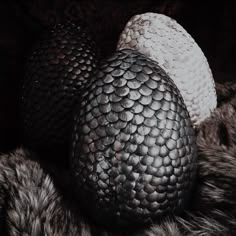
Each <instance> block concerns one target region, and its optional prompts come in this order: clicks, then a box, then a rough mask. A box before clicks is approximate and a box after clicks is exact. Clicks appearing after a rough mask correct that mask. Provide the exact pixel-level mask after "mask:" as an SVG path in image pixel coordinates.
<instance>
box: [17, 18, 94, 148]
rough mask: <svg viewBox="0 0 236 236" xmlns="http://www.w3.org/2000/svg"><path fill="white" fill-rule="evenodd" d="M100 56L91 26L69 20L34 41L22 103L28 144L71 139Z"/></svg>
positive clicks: (47, 144) (48, 143)
mask: <svg viewBox="0 0 236 236" xmlns="http://www.w3.org/2000/svg"><path fill="white" fill-rule="evenodd" d="M96 58H97V53H96V47H95V43H94V42H93V40H92V39H91V36H90V34H89V32H88V30H87V28H86V27H84V26H83V25H77V24H74V23H72V22H69V21H68V22H66V23H64V24H58V25H56V26H55V27H54V28H52V29H51V30H50V31H48V32H46V33H45V34H44V35H43V36H42V38H41V39H40V40H39V41H38V42H37V43H36V44H35V45H34V47H33V50H32V52H31V54H30V56H29V58H28V61H27V65H26V75H25V78H24V81H23V85H22V94H21V104H20V105H21V119H22V127H23V130H22V132H23V136H24V138H25V140H26V141H27V143H28V144H30V145H31V146H33V147H36V148H39V147H40V148H45V147H51V146H54V145H62V144H65V143H66V142H68V138H69V137H70V133H69V131H70V128H71V129H72V127H71V124H72V123H71V122H72V121H73V114H72V112H73V109H74V107H75V106H76V104H77V103H78V102H79V99H80V93H81V90H83V88H84V84H86V82H88V80H89V79H90V77H91V75H92V73H94V70H95V69H96V61H97V59H96Z"/></svg>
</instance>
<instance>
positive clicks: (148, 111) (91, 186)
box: [71, 49, 196, 226]
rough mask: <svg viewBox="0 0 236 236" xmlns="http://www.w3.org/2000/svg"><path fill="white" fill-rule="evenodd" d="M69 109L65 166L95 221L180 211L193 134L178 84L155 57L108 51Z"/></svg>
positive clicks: (119, 221) (191, 167) (120, 221)
mask: <svg viewBox="0 0 236 236" xmlns="http://www.w3.org/2000/svg"><path fill="white" fill-rule="evenodd" d="M76 114H77V115H76V116H75V124H74V129H73V139H72V140H73V144H72V152H71V155H72V158H71V160H72V162H71V167H72V171H73V173H74V176H75V180H76V184H77V187H78V188H77V189H78V196H79V197H80V198H81V199H82V203H84V204H85V205H86V208H85V209H86V211H88V209H90V214H91V215H92V217H94V218H95V220H97V221H98V222H100V223H103V224H108V225H110V226H111V225H112V226H114V225H126V224H129V223H130V222H136V223H137V222H139V223H147V222H149V221H150V220H152V219H156V218H159V217H162V216H164V215H166V214H172V213H177V212H180V211H181V210H183V208H184V206H185V204H186V203H187V201H188V198H189V193H190V189H191V186H192V183H193V180H194V176H195V169H196V166H195V161H196V140H195V133H194V129H193V127H192V123H191V120H190V117H189V114H188V111H187V109H186V106H185V104H184V101H183V99H182V97H181V95H180V93H179V90H178V89H177V87H176V86H175V84H174V83H173V81H172V80H171V79H170V78H169V76H168V75H167V74H166V73H165V72H164V71H163V70H162V69H161V68H160V67H159V66H158V64H157V63H156V62H155V61H153V60H151V59H148V58H147V57H145V56H143V55H142V54H140V53H138V52H137V51H134V50H130V49H125V50H120V51H117V52H115V53H114V54H113V56H111V57H110V58H108V59H107V60H106V61H104V62H103V63H102V65H101V66H100V68H99V70H98V73H97V75H96V76H95V77H94V78H93V79H92V83H90V84H89V85H88V86H87V87H86V90H85V92H84V93H83V98H82V102H81V107H80V109H79V110H77V113H76Z"/></svg>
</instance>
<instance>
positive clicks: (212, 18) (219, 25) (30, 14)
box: [0, 0, 236, 151]
mask: <svg viewBox="0 0 236 236" xmlns="http://www.w3.org/2000/svg"><path fill="white" fill-rule="evenodd" d="M233 2H234V1H189V0H188V1H187V0H186V1H185V0H183V1H178V0H176V1H175V0H170V1H168V0H166V1H163V0H162V1H161V0H130V1H128V0H126V1H125V0H120V1H115V0H77V1H76V0H9V1H5V2H4V1H1V2H0V63H1V64H0V151H6V150H8V149H10V148H13V147H14V146H16V145H19V144H20V139H19V132H18V109H17V107H18V106H17V104H18V98H19V93H18V91H19V85H20V82H21V79H22V77H23V72H24V69H23V68H24V67H23V65H24V61H25V57H26V55H27V51H28V50H29V49H30V47H31V45H32V43H33V42H34V40H36V39H37V36H38V34H40V32H41V31H42V30H44V29H45V28H47V27H49V26H50V25H53V24H55V23H56V22H60V21H62V20H63V19H65V18H68V17H69V18H73V19H79V18H82V19H83V20H84V21H85V22H86V23H88V25H89V27H90V29H91V31H92V32H93V33H94V35H95V38H96V40H97V43H98V45H99V47H100V49H101V56H102V57H106V56H107V55H109V54H110V53H112V51H113V50H114V49H115V47H116V42H117V40H118V37H119V34H120V32H121V31H122V29H123V28H124V26H125V24H126V22H127V21H128V20H129V18H130V17H131V16H133V15H134V14H137V13H143V12H148V11H151V12H158V13H164V14H166V15H169V16H171V17H173V18H175V19H176V20H177V21H178V22H179V23H180V24H182V25H183V27H184V28H185V29H186V30H187V31H188V32H189V33H190V34H191V35H192V36H193V37H194V39H195V40H196V42H197V43H198V44H199V46H200V47H201V48H202V50H203V52H204V53H205V55H206V57H207V58H208V60H209V64H210V66H211V69H212V71H213V75H214V78H215V80H216V81H218V82H223V81H229V80H234V71H235V67H236V43H235V42H236V14H235V7H234V3H233Z"/></svg>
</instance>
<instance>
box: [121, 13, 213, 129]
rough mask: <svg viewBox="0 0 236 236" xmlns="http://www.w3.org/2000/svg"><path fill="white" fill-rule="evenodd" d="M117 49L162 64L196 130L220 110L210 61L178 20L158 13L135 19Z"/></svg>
mask: <svg viewBox="0 0 236 236" xmlns="http://www.w3.org/2000/svg"><path fill="white" fill-rule="evenodd" d="M117 48H118V49H122V48H131V49H135V50H138V51H139V52H141V53H143V54H144V55H146V56H148V57H150V58H151V59H153V60H155V61H157V62H158V64H159V66H160V67H162V68H163V69H164V70H165V71H166V72H167V74H168V75H169V76H170V77H171V78H172V79H173V80H174V82H175V84H176V85H177V87H178V88H179V90H180V92H181V94H182V96H183V98H184V101H185V104H186V106H187V109H188V112H189V114H190V117H191V120H192V122H193V124H194V126H196V125H199V124H200V123H201V122H202V121H203V120H204V119H205V118H207V117H209V116H210V114H211V112H212V111H213V110H214V109H215V108H216V105H217V99H216V92H215V83H214V80H213V76H212V72H211V69H210V67H209V64H208V62H207V59H206V57H205V56H204V54H203V52H202V50H201V49H200V47H199V46H198V45H197V43H196V42H195V41H194V39H193V38H192V37H191V35H189V34H188V33H187V32H186V30H185V29H184V28H183V27H182V26H181V25H179V24H178V23H177V22H176V21H175V20H173V19H171V18H170V17H167V16H165V15H162V14H156V13H145V14H141V15H135V16H133V17H132V18H131V19H130V20H129V22H128V23H127V24H126V27H125V29H124V30H123V32H122V33H121V35H120V39H119V42H118V46H117Z"/></svg>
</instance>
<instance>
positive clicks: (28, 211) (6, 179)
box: [0, 85, 236, 236]
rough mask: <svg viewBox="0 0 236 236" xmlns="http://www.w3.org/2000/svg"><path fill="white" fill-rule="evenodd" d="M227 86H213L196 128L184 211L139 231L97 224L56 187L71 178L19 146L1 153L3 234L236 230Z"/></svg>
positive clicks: (176, 235) (175, 234)
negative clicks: (193, 170)
mask: <svg viewBox="0 0 236 236" xmlns="http://www.w3.org/2000/svg"><path fill="white" fill-rule="evenodd" d="M227 86H228V85H225V86H224V85H217V94H218V98H219V104H220V106H219V107H218V108H217V109H216V111H215V112H214V113H213V114H212V116H211V117H210V118H209V119H207V120H206V121H205V122H203V123H202V125H201V126H200V127H199V129H198V131H197V132H198V138H197V142H198V152H199V153H198V154H199V155H198V175H197V179H196V185H195V188H194V192H193V198H192V201H191V204H190V207H189V209H188V210H187V211H186V212H185V214H184V215H182V216H175V217H169V218H165V219H163V220H162V221H161V222H159V223H155V222H153V224H152V225H151V226H149V227H147V228H143V229H139V230H138V231H137V232H130V231H129V232H128V231H127V232H108V231H106V230H104V229H100V228H98V227H96V226H95V225H93V223H92V222H90V221H89V219H88V220H86V219H85V217H83V216H82V215H83V214H82V213H80V211H79V209H78V208H77V204H76V201H72V200H71V201H70V202H69V201H68V200H69V199H70V198H69V197H68V195H69V194H68V193H66V189H67V188H66V186H63V188H61V187H60V188H59V187H57V186H58V185H57V181H58V180H59V178H58V176H60V175H62V174H61V173H63V178H64V179H67V180H70V179H69V175H68V174H66V172H63V170H57V171H56V170H54V171H53V172H52V173H51V174H49V173H48V171H47V170H46V169H45V168H43V165H41V164H40V163H39V162H38V161H37V160H36V159H35V158H34V157H33V155H32V154H30V153H28V152H27V151H25V150H23V149H17V150H16V151H15V152H13V153H10V154H4V155H2V156H1V157H0V213H1V223H0V225H1V226H2V227H3V228H5V232H6V235H9V236H18V235H19V236H20V235H24V236H28V235H32V236H37V235H50V236H51V235H55V236H56V235H83V236H90V235H91V236H92V235H95V236H99V235H101V236H121V235H133V236H190V235H193V236H199V235H200V236H213V235H214V236H229V235H232V236H233V235H236V120H235V117H236V110H235V106H236V100H235V99H234V98H233V94H234V93H235V90H234V87H235V86H232V85H231V86H228V87H227ZM230 90H231V91H230ZM233 90H234V91H233ZM225 101H227V102H225ZM53 173H54V174H53ZM57 175H58V176H57ZM67 175H68V176H67ZM69 183H70V181H65V182H64V185H69ZM61 185H63V184H61ZM68 188H70V186H69V187H68ZM1 232H3V229H2V231H1ZM1 235H2V234H1Z"/></svg>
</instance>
